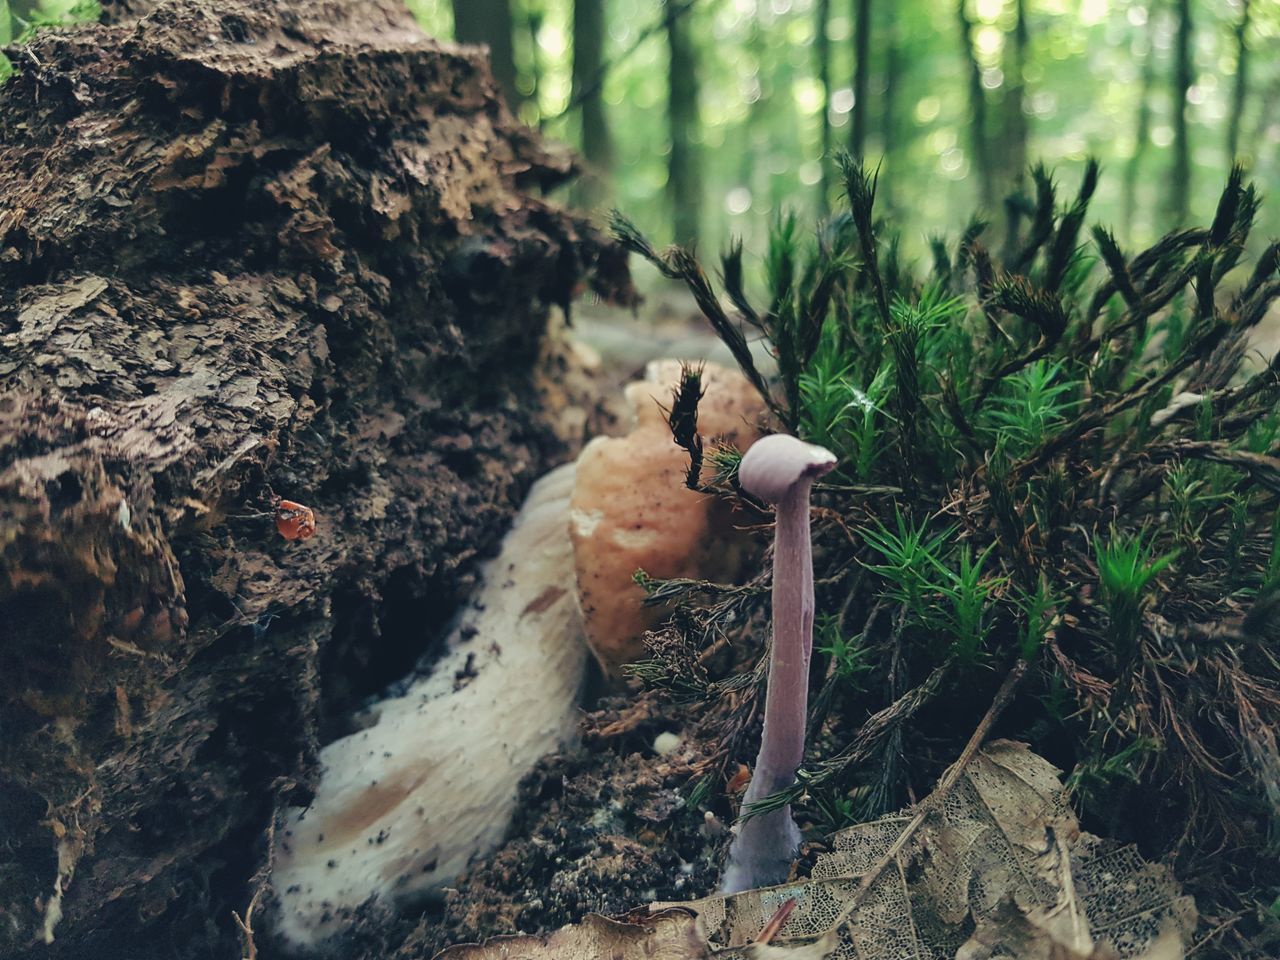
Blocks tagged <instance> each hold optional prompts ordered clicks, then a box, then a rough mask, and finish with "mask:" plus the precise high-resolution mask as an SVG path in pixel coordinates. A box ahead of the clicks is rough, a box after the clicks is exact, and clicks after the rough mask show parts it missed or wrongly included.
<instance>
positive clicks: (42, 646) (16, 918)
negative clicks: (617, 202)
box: [0, 0, 629, 960]
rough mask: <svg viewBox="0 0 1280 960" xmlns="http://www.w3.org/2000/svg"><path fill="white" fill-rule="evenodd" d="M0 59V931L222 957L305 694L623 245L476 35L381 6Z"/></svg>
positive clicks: (316, 695) (491, 483)
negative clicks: (565, 313) (465, 40)
mask: <svg viewBox="0 0 1280 960" xmlns="http://www.w3.org/2000/svg"><path fill="white" fill-rule="evenodd" d="M117 6H118V7H121V8H123V7H127V6H129V4H118V5H117ZM9 53H10V55H11V57H12V59H13V60H14V63H15V65H16V67H17V70H18V72H17V75H16V76H15V77H14V78H13V80H12V81H11V83H10V84H9V85H8V86H7V87H6V89H5V91H4V93H3V96H0V184H3V185H4V191H3V196H0V956H4V957H6V958H8V957H21V956H24V955H26V954H27V952H28V951H30V952H31V955H33V956H35V955H38V956H41V957H55V958H57V957H76V958H81V957H95V958H98V960H109V958H114V957H128V958H130V960H145V958H151V957H166V958H174V957H196V956H199V957H206V956H207V957H229V956H237V957H238V956H240V953H239V952H237V951H238V949H239V947H238V946H237V945H236V932H235V929H234V927H233V924H232V921H231V917H230V911H231V910H232V909H233V908H234V909H239V910H241V911H243V909H244V907H245V904H246V903H247V902H248V900H249V898H250V896H251V894H252V888H253V884H252V876H253V874H254V871H255V870H256V869H257V868H258V867H260V866H261V862H262V857H263V852H264V850H265V844H264V843H263V837H264V832H265V831H266V830H267V828H268V826H269V824H270V822H271V818H272V811H273V807H274V806H275V804H276V803H277V801H278V800H279V799H281V798H282V797H283V796H284V795H286V794H287V795H288V797H289V799H290V801H291V802H295V803H296V802H298V801H299V800H300V799H303V798H304V796H305V791H306V784H307V782H308V778H309V776H310V774H311V773H312V770H311V767H312V763H313V759H314V756H315V752H316V749H317V745H318V743H319V741H320V740H321V739H322V738H323V737H325V735H326V733H325V724H326V723H330V724H331V723H332V722H333V720H332V718H334V717H335V716H338V715H340V711H341V710H342V709H343V708H345V707H347V706H349V705H350V704H351V703H353V702H354V701H356V700H358V699H360V698H361V697H363V696H365V695H367V694H368V693H370V692H372V691H373V690H375V689H377V688H378V687H380V686H381V685H382V684H383V683H385V682H386V681H388V680H390V679H391V678H393V677H394V676H395V675H396V674H398V673H399V672H401V671H402V670H403V669H404V668H405V667H407V666H408V665H409V664H411V663H412V662H413V661H414V660H415V659H416V658H417V657H418V656H419V655H420V654H422V653H423V651H424V650H425V649H427V648H428V646H429V644H430V641H431V639H432V636H433V632H434V631H436V630H439V629H440V628H442V627H443V625H444V622H445V620H446V618H447V617H448V615H449V613H450V611H451V609H452V608H453V606H454V605H455V603H456V600H457V598H458V597H459V596H460V594H461V593H462V592H463V591H464V590H465V588H466V585H467V583H468V577H469V576H470V570H471V567H472V563H473V560H474V559H475V558H476V557H477V556H478V555H480V554H482V553H483V552H484V551H485V550H487V549H488V548H489V547H490V546H491V545H492V544H494V543H495V541H496V539H497V538H498V537H499V535H500V534H501V532H502V530H503V526H504V522H505V520H506V519H507V517H508V516H509V514H510V512H511V510H512V507H513V506H514V505H515V504H516V503H517V501H518V499H519V496H520V494H521V492H522V491H523V490H524V489H525V487H526V486H527V485H528V483H529V482H531V480H532V479H533V477H534V476H535V475H536V473H537V472H538V471H540V470H541V469H543V468H544V467H545V466H546V465H547V464H548V463H549V462H550V461H551V460H553V459H555V458H556V457H558V456H562V455H563V453H564V451H563V449H562V446H561V444H560V442H559V441H557V440H556V439H555V437H554V436H553V433H552V431H551V430H550V428H549V427H548V424H547V418H546V417H545V416H544V415H543V414H542V412H541V410H540V408H539V404H538V399H537V398H538V392H537V388H536V384H535V379H536V377H535V369H536V367H537V363H538V356H539V351H540V349H541V339H542V331H543V330H544V328H545V321H546V317H547V311H548V308H549V305H551V304H553V303H564V302H567V300H568V299H569V298H570V296H571V294H572V292H573V291H574V290H575V289H576V288H578V287H579V286H580V284H581V283H582V282H583V280H584V278H587V277H592V278H593V279H594V282H595V285H596V287H597V289H598V290H599V291H600V292H601V293H603V294H605V295H606V296H608V295H619V296H625V295H626V293H627V291H628V290H629V288H628V287H627V281H626V277H625V272H624V268H622V267H621V265H620V264H621V261H620V259H619V255H618V254H617V253H616V251H615V250H614V249H613V248H612V247H609V246H607V245H604V244H603V243H602V242H601V241H600V240H599V238H597V237H596V236H595V235H594V234H592V233H591V232H590V230H589V228H587V227H586V226H584V225H583V224H582V223H580V222H578V221H576V220H574V219H572V218H571V217H569V216H567V215H566V214H564V213H561V212H559V211H557V210H555V209H552V208H550V207H548V206H547V205H545V204H544V203H543V202H541V201H540V200H538V199H535V198H534V197H533V196H531V195H530V194H529V193H527V192H525V190H526V188H531V187H533V186H541V185H545V184H547V183H549V182H553V181H555V180H557V179H559V178H561V177H563V176H564V175H566V174H567V173H569V169H568V164H567V162H563V161H561V162H555V161H553V160H552V159H551V158H550V157H549V155H548V154H547V153H546V152H545V151H544V150H543V149H542V148H541V147H540V146H539V145H538V144H537V142H536V140H535V137H534V135H533V134H531V133H529V132H528V131H526V130H525V129H524V128H522V127H520V126H519V125H518V124H517V123H515V121H513V119H512V118H511V116H510V114H509V112H508V110H507V109H506V107H505V106H503V105H502V103H501V101H500V98H499V97H498V95H497V91H496V88H495V85H494V83H493V80H492V78H491V76H490V74H489V72H488V69H487V67H486V65H485V63H484V60H483V57H482V56H481V54H480V53H479V52H478V51H476V50H474V49H471V48H463V47H453V46H448V45H443V44H438V43H436V42H434V41H432V40H429V39H427V38H425V37H424V36H423V35H422V34H421V33H420V32H419V31H418V29H417V27H416V25H415V24H414V23H413V21H412V19H411V18H410V17H409V15H408V14H407V13H406V12H405V11H404V10H403V9H402V8H401V7H400V5H399V4H397V3H396V2H395V0H375V2H365V3H361V4H351V3H348V2H345V0H313V2H295V3H285V2H283V0H218V2H216V3H215V2H211V0H208V2H206V0H178V2H163V3H160V4H157V5H155V9H154V10H153V11H152V12H151V13H150V14H149V15H147V16H146V17H144V18H143V19H141V20H136V21H135V20H131V19H130V18H128V17H125V18H124V19H123V20H122V21H121V22H119V23H117V24H115V25H111V26H96V27H90V28H86V29H83V30H79V31H75V32H70V33H65V34H59V35H55V34H50V35H45V36H43V37H42V38H40V39H39V40H38V41H37V42H36V43H35V45H34V46H32V47H30V48H26V49H18V50H10V51H9ZM273 494H274V495H278V496H283V497H286V498H288V499H292V500H296V501H299V502H302V503H305V504H307V505H309V506H311V507H313V508H314V509H315V511H316V515H317V517H318V520H319V532H318V533H317V535H316V536H315V537H314V538H312V539H310V540H307V541H295V542H288V541H285V540H284V539H282V538H281V537H280V536H279V535H278V534H277V533H276V530H275V526H274V523H273V521H272V519H271V515H270V507H271V497H272V495H273ZM58 891H62V892H61V894H59V892H58ZM59 911H60V912H61V914H62V918H61V921H60V922H58V923H56V924H55V923H54V920H55V918H56V917H57V915H58V913H59ZM46 934H48V935H51V936H52V937H53V942H52V944H51V945H49V946H46V945H45V944H44V943H43V942H42V941H44V940H46V939H47V936H46Z"/></svg>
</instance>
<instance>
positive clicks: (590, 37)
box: [572, 0, 613, 208]
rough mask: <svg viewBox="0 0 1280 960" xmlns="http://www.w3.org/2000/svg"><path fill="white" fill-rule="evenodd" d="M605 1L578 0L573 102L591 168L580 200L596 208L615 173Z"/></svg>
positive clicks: (585, 177)
mask: <svg viewBox="0 0 1280 960" xmlns="http://www.w3.org/2000/svg"><path fill="white" fill-rule="evenodd" d="M604 13H605V11H604V4H603V3H602V2H601V0H574V4H573V94H572V100H573V102H575V103H577V104H578V109H579V110H580V111H581V113H580V114H579V117H580V120H579V124H580V126H579V129H580V131H581V139H580V143H581V146H582V155H583V156H584V157H585V158H586V161H587V169H586V172H585V175H584V176H583V178H582V180H581V183H580V192H579V201H580V202H581V203H582V204H583V206H585V207H587V208H592V207H595V206H597V205H599V204H600V203H602V202H603V201H604V200H605V198H606V197H607V196H608V183H609V177H610V175H611V173H612V171H613V140H612V138H611V137H610V135H609V118H608V117H607V116H606V114H605V110H604V97H603V95H602V91H601V81H602V79H603V77H602V73H603V70H604V37H605V16H604Z"/></svg>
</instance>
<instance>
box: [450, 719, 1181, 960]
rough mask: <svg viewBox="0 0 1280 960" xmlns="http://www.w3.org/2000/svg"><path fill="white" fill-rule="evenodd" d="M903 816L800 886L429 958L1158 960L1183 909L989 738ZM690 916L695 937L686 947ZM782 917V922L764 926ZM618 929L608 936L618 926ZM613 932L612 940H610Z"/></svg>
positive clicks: (1172, 949) (1175, 895)
mask: <svg viewBox="0 0 1280 960" xmlns="http://www.w3.org/2000/svg"><path fill="white" fill-rule="evenodd" d="M941 784H942V785H941V786H940V788H939V789H938V790H936V791H935V792H934V793H933V794H931V795H930V796H929V797H927V798H926V799H925V800H923V801H922V802H921V803H920V804H918V805H916V806H915V807H912V808H908V809H906V810H903V811H900V812H898V813H894V814H890V815H888V816H885V817H881V818H880V819H878V820H874V821H871V822H868V823H864V824H859V825H857V826H854V827H851V828H849V829H847V830H843V831H841V832H839V833H837V834H834V835H833V836H832V837H831V838H830V843H831V848H832V849H831V852H830V853H827V854H824V855H823V856H821V857H820V858H819V859H818V861H817V863H816V864H815V866H814V869H813V871H812V874H811V876H810V877H809V879H807V880H804V881H800V882H797V883H789V884H783V885H781V886H777V887H769V888H764V889H760V890H750V891H746V892H743V893H740V894H736V895H733V896H714V897H707V898H705V899H702V900H695V901H692V902H690V903H685V904H672V903H667V904H658V905H655V908H654V909H655V910H656V911H657V912H656V913H655V914H654V915H653V916H651V917H647V918H644V919H643V920H641V921H639V922H635V921H632V920H624V921H605V920H604V919H603V918H601V917H598V916H592V917H588V918H587V919H586V920H585V921H584V922H583V923H582V924H578V925H575V926H571V927H566V928H563V929H561V930H559V931H557V932H555V933H553V934H550V935H546V936H531V937H514V938H503V939H499V940H492V941H489V942H488V943H487V944H484V945H483V946H466V947H454V948H451V949H449V950H446V951H445V952H444V953H442V954H440V955H439V960H516V958H521V960H540V958H543V957H546V958H550V957H566V958H569V957H573V958H582V960H587V958H597V957H600V958H604V957H608V958H610V960H633V958H641V957H655V956H660V957H670V958H673V960H694V958H702V957H720V958H726V960H738V958H741V960H764V958H782V957H785V958H788V960H941V958H951V957H955V958H957V960H988V958H1018V960H1106V958H1118V960H1172V958H1178V957H1182V956H1184V955H1185V951H1186V944H1187V943H1188V942H1189V938H1190V936H1191V934H1192V932H1193V930H1194V929H1195V923H1196V910H1195V906H1194V904H1193V903H1192V901H1191V898H1190V897H1186V896H1183V895H1182V893H1181V890H1180V888H1179V886H1178V884H1177V883H1176V882H1175V880H1174V879H1173V876H1172V874H1171V873H1170V872H1169V870H1168V869H1167V868H1166V867H1164V866H1163V865H1160V864H1151V863H1147V862H1146V861H1144V860H1143V859H1142V858H1141V857H1140V856H1139V855H1138V853H1137V851H1136V850H1134V849H1133V848H1131V847H1120V846H1117V845H1115V844H1112V843H1109V842H1108V841H1105V840H1102V839H1100V838H1098V837H1095V836H1093V835H1091V834H1088V833H1082V832H1081V831H1080V827H1079V824H1078V822H1077V821H1076V818H1075V816H1074V814H1073V813H1072V812H1071V810H1070V807H1069V806H1068V804H1067V802H1066V794H1065V791H1064V789H1063V786H1062V783H1061V781H1060V780H1059V778H1058V771H1057V770H1056V769H1055V768H1054V767H1053V766H1052V765H1051V764H1050V763H1049V762H1048V761H1046V760H1044V759H1043V758H1041V757H1039V756H1037V755H1035V754H1034V753H1032V752H1031V751H1030V750H1028V749H1027V747H1026V746H1025V745H1023V744H1019V743H1013V742H1011V741H995V742H992V743H991V744H989V745H987V746H986V747H984V748H983V749H982V750H980V751H979V752H978V753H977V754H976V755H974V756H973V758H972V759H971V760H970V761H969V762H968V763H967V764H966V765H965V766H964V768H963V770H962V771H960V772H959V775H958V776H957V777H954V778H952V777H947V776H944V778H943V780H942V781H941ZM685 910H687V911H692V913H693V914H694V915H696V917H697V924H696V930H697V935H696V936H689V930H690V929H692V927H691V921H689V920H688V919H687V918H686V915H685V914H684V912H683V911H685ZM780 912H783V914H784V915H785V920H784V922H782V924H781V925H780V926H778V924H777V923H776V922H774V923H773V924H772V926H773V928H774V929H771V930H770V931H769V934H768V935H767V937H766V938H765V939H767V940H768V943H762V942H760V941H761V939H762V937H761V934H762V931H765V930H766V928H769V927H770V926H771V921H775V918H777V917H778V916H779V914H780ZM620 924H621V926H620ZM624 928H625V929H624Z"/></svg>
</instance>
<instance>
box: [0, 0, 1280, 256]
mask: <svg viewBox="0 0 1280 960" xmlns="http://www.w3.org/2000/svg"><path fill="white" fill-rule="evenodd" d="M353 2H356V0H353ZM407 2H408V4H409V6H410V8H411V9H412V10H413V11H414V13H415V15H416V16H417V17H418V19H419V20H420V22H421V23H422V25H423V27H424V28H425V29H426V30H427V31H428V32H429V33H431V34H433V35H434V36H437V37H441V38H446V39H447V38H456V39H458V40H465V41H469V42H480V43H487V44H488V45H489V46H490V49H491V51H492V55H493V63H494V71H495V74H496V75H497V77H498V79H499V81H500V82H501V83H502V85H503V86H504V88H505V90H506V92H507V96H508V97H509V98H510V101H511V104H512V106H513V107H514V108H515V109H516V111H517V112H518V113H519V115H520V116H521V117H522V118H523V119H524V120H525V121H526V122H527V123H529V124H531V125H533V126H537V127H540V128H542V130H543V131H544V132H545V133H547V134H548V135H550V136H551V137H553V138H556V139H559V140H562V141H564V142H567V143H569V144H572V145H573V146H575V147H577V148H578V149H579V151H580V152H581V153H582V154H583V156H584V157H585V158H586V161H587V163H588V166H589V169H590V171H591V173H590V176H589V177H588V178H587V179H586V180H584V181H583V182H581V183H580V184H578V186H577V187H575V189H574V194H575V195H574V197H573V199H574V201H575V202H577V203H579V204H582V205H585V206H588V207H590V208H592V209H597V210H603V209H607V208H608V207H610V206H617V207H619V208H620V209H622V210H623V211H624V212H625V213H626V214H627V215H628V216H629V217H631V218H633V219H634V220H635V221H636V222H637V223H638V225H639V226H640V227H641V228H642V229H644V230H645V231H646V232H648V233H649V234H650V235H651V236H653V237H654V238H655V239H659V240H680V241H683V242H697V243H698V244H699V246H700V247H702V248H703V249H704V251H705V252H708V253H712V252H714V251H715V250H717V249H718V248H719V247H720V246H721V245H722V244H723V243H724V242H725V241H726V240H727V239H728V237H729V236H730V235H738V236H744V237H745V238H746V239H747V242H748V245H749V246H750V247H754V248H755V249H757V250H758V249H759V248H760V247H761V246H762V245H763V242H764V240H763V235H764V232H765V231H766V229H767V227H768V224H769V222H770V221H771V220H772V219H773V218H774V217H775V216H776V215H777V214H778V213H780V212H782V211H784V210H794V211H796V212H799V213H802V214H809V213H815V214H821V213H823V212H825V211H826V210H827V209H829V207H830V205H831V204H833V203H835V202H837V201H838V196H837V189H836V186H835V183H834V178H833V169H834V166H833V164H832V163H831V162H830V161H829V158H830V157H831V156H833V154H834V153H835V151H837V150H839V149H842V148H844V149H848V150H849V151H850V152H852V153H853V154H854V155H855V156H859V155H860V156H864V157H866V158H867V159H868V160H869V161H870V162H871V163H872V164H876V163H879V164H880V170H881V190H880V196H879V199H878V208H879V210H880V212H881V213H882V214H883V215H886V216H888V218H889V221H890V223H891V224H892V225H893V226H894V227H895V228H896V229H897V230H898V233H899V239H900V242H901V244H902V247H903V249H904V250H905V251H906V252H907V253H908V254H909V255H912V256H916V257H922V256H923V255H924V254H925V251H926V250H927V238H928V236H929V235H930V234H931V233H934V232H938V231H942V230H944V229H946V230H949V231H950V232H951V233H956V232H958V231H959V229H960V228H961V227H962V226H963V224H964V223H965V221H966V220H967V219H968V217H969V216H970V215H971V214H972V213H973V212H974V211H975V210H979V211H981V212H982V214H983V216H984V217H986V218H987V219H989V220H991V221H992V222H993V224H994V226H995V227H996V229H997V230H998V229H999V225H1000V221H1001V219H1002V211H1003V209H1004V202H1005V198H1006V196H1008V195H1009V194H1010V193H1011V192H1013V191H1016V190H1017V189H1018V188H1019V187H1020V186H1021V185H1022V184H1023V183H1024V182H1025V181H1026V179H1027V178H1026V176H1025V171H1026V170H1027V167H1028V164H1031V163H1036V162H1040V161H1043V162H1044V163H1045V164H1047V165H1049V166H1050V167H1051V168H1053V169H1054V170H1055V171H1056V173H1057V175H1058V177H1059V179H1060V180H1061V181H1063V182H1064V183H1066V184H1068V185H1073V184H1074V183H1075V182H1076V179H1077V177H1078V173H1079V171H1080V168H1081V167H1082V165H1083V162H1084V159H1085V158H1086V157H1087V156H1090V155H1092V156H1096V157H1097V158H1099V160H1101V162H1102V165H1103V179H1102V183H1101V186H1100V187H1099V190H1098V193H1097V195H1096V197H1095V199H1094V202H1093V206H1092V210H1091V213H1092V216H1093V218H1094V219H1096V220H1098V221H1099V222H1102V223H1104V224H1107V225H1108V226H1110V227H1111V228H1112V229H1114V230H1115V232H1116V234H1117V236H1118V237H1119V238H1120V239H1121V241H1122V242H1125V243H1126V244H1128V245H1143V244H1146V243H1149V242H1150V241H1152V240H1154V239H1155V238H1156V237H1157V236H1159V235H1161V234H1162V233H1164V232H1165V231H1167V230H1169V229H1171V228H1173V227H1176V226H1179V225H1181V224H1183V223H1185V222H1191V221H1206V220H1207V219H1208V218H1209V217H1210V216H1211V215H1212V212H1213V204H1214V203H1215V202H1216V199H1217V197H1218V194H1219V191H1220V189H1221V186H1222V183H1223V181H1224V180H1225V177H1226V173H1227V170H1228V169H1229V167H1230V164H1231V161H1232V159H1233V158H1238V159H1239V160H1241V161H1242V162H1243V163H1244V164H1245V167H1246V170H1247V172H1248V174H1249V175H1250V176H1251V177H1252V178H1253V179H1254V180H1255V181H1256V182H1257V183H1259V185H1260V186H1261V187H1262V188H1263V191H1264V193H1266V192H1269V191H1268V188H1269V187H1270V186H1271V185H1273V184H1276V183H1280V109H1277V105H1280V0H407ZM98 10H99V7H98V4H97V3H96V2H94V0H0V41H4V42H7V41H9V40H11V39H18V38H20V37H21V36H22V34H23V33H24V32H25V31H29V30H31V29H34V28H36V27H39V26H42V25H45V24H53V23H58V22H68V21H74V20H77V19H88V18H90V17H94V16H96V15H97V13H98ZM5 14H7V15H5ZM824 158H828V159H827V160H826V161H824ZM1259 226H1260V229H1259V230H1257V231H1255V236H1259V237H1261V238H1263V239H1265V238H1266V237H1268V236H1271V235H1274V234H1276V233H1278V232H1280V202H1271V203H1266V204H1264V206H1263V209H1262V213H1261V217H1260V223H1259Z"/></svg>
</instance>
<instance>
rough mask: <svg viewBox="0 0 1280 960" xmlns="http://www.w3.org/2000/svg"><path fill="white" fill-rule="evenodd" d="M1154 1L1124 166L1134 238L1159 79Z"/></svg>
mask: <svg viewBox="0 0 1280 960" xmlns="http://www.w3.org/2000/svg"><path fill="white" fill-rule="evenodd" d="M1155 6H1156V5H1155V4H1154V3H1152V4H1151V5H1150V6H1148V8H1147V52H1146V55H1145V56H1144V58H1143V61H1142V85H1141V87H1140V89H1139V91H1138V113H1137V116H1136V117H1135V118H1134V123H1133V129H1134V144H1133V155H1132V156H1131V157H1129V162H1128V163H1127V164H1125V168H1124V194H1123V196H1124V231H1125V237H1126V238H1128V239H1129V240H1130V241H1132V240H1133V226H1134V224H1133V218H1134V216H1135V215H1136V214H1137V211H1138V173H1139V172H1140V170H1141V167H1142V157H1143V155H1144V154H1145V153H1146V151H1147V144H1148V143H1149V142H1150V141H1151V94H1152V91H1153V89H1154V88H1155V82H1156V49H1155V44H1154V43H1153V42H1152V38H1153V36H1154V31H1155V27H1154V20H1155V13H1156V10H1155Z"/></svg>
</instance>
